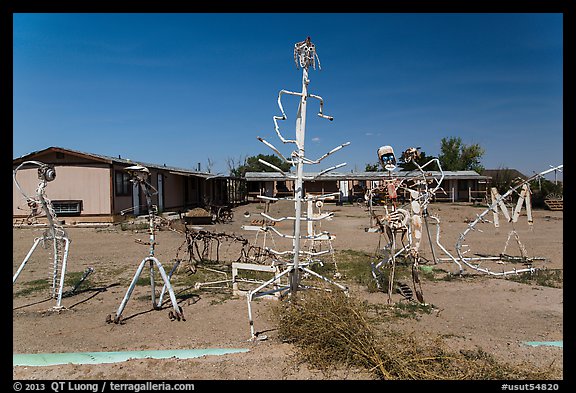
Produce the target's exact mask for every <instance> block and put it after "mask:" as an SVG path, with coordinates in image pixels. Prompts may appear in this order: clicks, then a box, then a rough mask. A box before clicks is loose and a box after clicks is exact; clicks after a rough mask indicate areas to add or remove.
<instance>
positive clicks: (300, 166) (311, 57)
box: [246, 37, 350, 340]
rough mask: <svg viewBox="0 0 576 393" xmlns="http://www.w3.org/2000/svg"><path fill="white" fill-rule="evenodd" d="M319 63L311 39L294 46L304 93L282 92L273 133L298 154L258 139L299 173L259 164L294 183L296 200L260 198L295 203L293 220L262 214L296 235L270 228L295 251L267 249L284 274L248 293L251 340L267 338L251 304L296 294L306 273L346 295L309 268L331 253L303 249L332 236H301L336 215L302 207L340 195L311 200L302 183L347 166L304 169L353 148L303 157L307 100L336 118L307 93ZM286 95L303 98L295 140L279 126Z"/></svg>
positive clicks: (345, 144)
mask: <svg viewBox="0 0 576 393" xmlns="http://www.w3.org/2000/svg"><path fill="white" fill-rule="evenodd" d="M316 60H318V66H319V67H320V61H319V59H318V55H317V53H316V47H315V45H314V44H313V43H312V42H311V41H310V37H308V38H306V40H304V41H302V42H298V43H296V44H295V45H294V61H295V62H296V67H297V68H302V91H301V92H299V93H298V92H292V91H288V90H281V91H280V92H279V94H278V106H279V107H280V111H281V113H282V115H281V116H274V117H273V120H274V126H275V127H274V129H275V132H276V134H277V135H278V138H279V139H280V140H281V141H282V142H283V143H284V144H287V143H290V144H294V145H296V150H295V151H293V152H292V153H291V156H290V158H286V157H285V156H284V155H283V154H282V153H281V152H280V151H279V150H278V149H277V148H276V147H275V146H274V145H272V144H271V143H269V142H268V141H266V140H264V139H263V138H260V137H258V140H260V141H261V142H262V143H264V144H265V145H266V146H268V147H269V148H270V149H272V150H273V151H274V152H275V153H276V154H277V155H278V156H279V157H280V158H281V159H282V160H283V161H284V162H287V163H289V164H290V165H291V166H295V167H296V173H295V174H294V173H286V172H284V171H283V170H281V169H280V168H278V167H277V166H275V165H273V164H270V163H269V162H267V161H264V160H260V162H261V163H262V164H264V165H267V166H268V167H270V168H272V169H274V170H275V171H277V172H279V173H280V174H281V175H282V176H283V177H284V178H286V179H293V180H294V183H295V186H294V196H293V197H286V198H273V197H264V196H262V197H261V198H263V199H266V200H270V201H278V200H281V199H285V200H292V201H294V211H295V214H294V216H293V217H280V218H275V217H272V216H270V215H268V214H267V213H260V214H261V215H262V216H263V217H265V218H266V219H267V220H270V221H272V222H281V221H284V220H291V221H293V222H294V231H293V234H292V235H286V234H283V233H282V232H280V231H278V230H277V229H276V228H275V227H273V226H270V227H268V230H271V231H272V232H274V233H275V234H276V235H278V236H280V237H283V238H289V239H292V250H287V251H279V250H275V249H271V248H267V250H268V251H269V252H270V253H272V254H273V255H275V256H276V258H277V263H278V264H280V265H281V266H282V268H283V270H282V271H281V272H280V273H279V274H277V275H275V276H274V277H273V278H271V279H270V280H268V281H266V282H264V283H263V284H261V285H260V286H258V287H257V288H255V289H253V290H250V291H248V294H247V296H246V299H247V303H248V316H249V320H250V333H251V339H252V340H253V339H264V338H265V336H258V335H257V333H256V332H255V329H254V321H253V319H252V309H251V302H252V300H254V299H255V298H257V297H260V296H265V295H269V294H271V293H275V292H278V291H282V292H284V293H285V294H295V293H296V292H297V291H298V290H299V289H300V288H301V274H303V273H307V274H309V275H311V276H314V277H316V278H319V279H321V280H324V281H326V282H329V283H331V284H333V285H336V286H337V287H339V288H340V289H342V290H344V291H347V288H346V287H345V286H343V285H340V284H338V283H336V282H334V281H333V280H331V279H328V278H326V277H324V276H322V275H320V274H318V273H316V272H314V271H313V270H311V269H310V268H309V266H310V264H312V263H313V262H314V259H313V258H314V257H316V256H319V255H323V254H327V253H329V252H330V250H324V251H319V252H314V251H307V250H304V249H302V246H301V240H303V239H304V240H320V239H324V238H329V236H330V234H327V233H317V234H307V235H302V234H301V223H302V222H303V221H305V222H311V221H319V220H324V219H326V218H328V217H331V216H332V215H333V213H324V214H320V215H317V216H311V215H310V214H307V215H305V216H303V214H302V204H303V203H308V202H309V201H310V202H316V201H323V200H325V199H328V198H333V197H334V196H336V195H338V194H325V195H318V196H311V195H307V196H304V190H303V181H304V180H314V179H316V178H318V177H319V176H321V175H323V174H325V173H327V172H329V171H332V170H334V169H337V168H340V167H342V166H344V165H346V163H342V164H338V165H335V166H332V167H329V168H327V169H324V170H322V171H320V172H319V173H318V174H317V175H315V176H304V165H305V164H311V165H313V164H319V163H320V162H321V161H322V160H324V159H325V158H326V157H328V156H330V155H332V154H333V153H335V152H337V151H338V150H340V149H342V148H343V147H345V146H347V145H349V144H350V143H349V142H346V143H344V144H341V145H339V146H337V147H335V148H334V149H332V150H330V151H329V152H328V153H326V154H324V155H323V156H321V157H320V158H318V159H316V160H311V159H309V158H307V157H306V156H305V154H304V152H305V150H304V141H305V132H306V114H307V104H308V99H309V98H314V99H316V100H318V101H319V103H320V110H319V112H318V116H319V117H321V118H323V119H328V120H333V118H332V117H331V116H327V115H325V114H324V113H323V106H324V101H323V99H322V97H320V96H317V95H314V94H310V93H309V92H308V85H309V83H310V80H309V79H308V71H309V69H310V67H312V68H313V69H315V68H316ZM285 94H287V95H293V96H297V97H299V98H300V104H299V106H298V112H297V115H296V132H295V133H296V138H295V139H286V138H284V136H283V135H282V134H281V132H280V127H279V125H278V121H279V120H286V119H287V117H286V114H285V112H284V108H283V106H282V97H283V96H284V95H285ZM286 256H291V257H292V259H291V260H286V259H284V258H285V257H286ZM284 276H288V285H287V286H278V285H277V283H278V282H279V280H280V279H281V278H282V277H284ZM270 285H273V286H274V288H272V289H271V290H267V291H266V290H265V288H267V287H268V286H270Z"/></svg>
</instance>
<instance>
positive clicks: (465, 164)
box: [438, 137, 484, 173]
mask: <svg viewBox="0 0 576 393" xmlns="http://www.w3.org/2000/svg"><path fill="white" fill-rule="evenodd" d="M440 151H441V153H440V155H439V156H438V160H439V161H440V164H441V165H442V169H444V170H446V171H467V170H473V171H476V172H478V173H482V172H483V171H484V167H483V166H482V165H481V164H480V158H481V157H482V156H483V155H484V149H483V148H482V147H481V146H480V145H479V144H477V143H475V144H472V145H469V146H468V145H466V144H464V143H462V138H460V137H450V138H442V140H441V145H440Z"/></svg>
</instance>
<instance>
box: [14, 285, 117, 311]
mask: <svg viewBox="0 0 576 393" xmlns="http://www.w3.org/2000/svg"><path fill="white" fill-rule="evenodd" d="M117 285H120V284H118V283H115V284H110V285H107V286H105V287H101V288H86V289H83V290H81V291H73V292H68V293H66V292H65V293H63V294H62V299H64V298H69V297H73V296H78V295H80V294H82V293H85V292H94V294H92V295H90V296H88V297H87V298H85V299H83V300H80V301H79V302H76V303H74V304H73V305H71V306H69V307H66V308H67V309H71V308H73V307H75V306H77V305H79V304H81V303H84V302H86V301H88V300H90V299H92V298H94V297H95V296H96V295H98V294H99V293H102V292H106V290H108V288H112V287H115V286H117ZM50 300H53V299H52V298H51V297H49V298H46V299H44V300H39V301H36V302H32V303H28V304H23V305H21V306H18V307H14V308H13V309H12V311H14V310H19V309H21V308H25V307H30V306H34V305H37V304H41V303H45V302H48V301H50Z"/></svg>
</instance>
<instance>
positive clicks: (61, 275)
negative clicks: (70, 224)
mask: <svg viewBox="0 0 576 393" xmlns="http://www.w3.org/2000/svg"><path fill="white" fill-rule="evenodd" d="M62 240H64V242H65V243H66V245H65V246H64V256H63V257H62V271H61V272H60V288H59V289H58V301H57V302H56V307H55V308H61V307H62V306H61V304H62V292H63V290H64V277H65V275H66V263H67V261H68V250H69V248H70V239H68V238H62Z"/></svg>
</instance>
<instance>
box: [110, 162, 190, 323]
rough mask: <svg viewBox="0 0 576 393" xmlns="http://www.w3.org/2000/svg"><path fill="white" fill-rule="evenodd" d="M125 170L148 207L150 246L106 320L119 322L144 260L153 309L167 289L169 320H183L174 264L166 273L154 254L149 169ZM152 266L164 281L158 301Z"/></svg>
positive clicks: (159, 306)
mask: <svg viewBox="0 0 576 393" xmlns="http://www.w3.org/2000/svg"><path fill="white" fill-rule="evenodd" d="M125 170H126V172H128V174H130V176H131V177H132V179H131V181H132V182H133V183H135V184H139V185H140V187H141V189H142V191H143V193H144V195H145V197H146V204H147V207H148V230H149V234H150V241H149V243H148V245H149V246H150V248H149V254H148V256H147V257H146V258H144V259H143V260H142V262H140V265H139V266H138V269H137V270H136V273H135V274H134V278H133V279H132V282H131V283H130V286H129V288H128V291H127V292H126V295H124V298H123V299H122V302H121V303H120V306H119V307H118V311H116V316H115V317H114V319H112V318H111V316H110V315H109V316H108V317H107V322H112V321H113V322H114V323H119V322H120V318H121V317H122V312H123V311H124V308H125V307H126V304H127V303H128V300H129V299H130V295H131V294H132V291H133V290H134V287H135V286H136V282H137V281H138V278H139V277H140V275H141V274H142V270H143V269H144V266H145V265H146V262H148V263H149V267H150V287H151V295H152V307H153V308H154V309H155V310H159V309H160V308H161V306H162V298H163V297H164V294H165V291H166V290H168V293H169V296H170V300H171V301H172V308H173V310H174V311H172V310H171V311H170V312H169V317H170V319H171V320H173V319H176V320H178V321H179V320H180V319H182V320H184V315H183V313H182V309H181V308H180V307H179V306H178V303H177V301H176V296H175V295H174V290H173V289H172V285H171V284H170V277H171V276H172V273H173V272H174V270H175V267H176V266H174V268H173V269H172V270H171V271H170V273H169V274H166V271H165V270H164V267H163V266H162V264H161V263H160V261H159V260H158V259H157V258H156V257H155V256H154V250H155V246H156V222H155V218H156V210H157V207H156V205H153V204H152V195H153V194H155V193H157V191H156V189H155V188H154V187H153V186H152V185H151V184H150V183H149V182H148V177H149V175H150V171H149V170H148V168H146V167H143V166H140V165H134V166H130V167H127V168H125ZM154 266H156V267H157V268H158V271H159V272H160V275H161V277H162V280H163V281H164V286H163V287H162V292H161V293H160V297H159V299H158V301H156V289H155V282H154Z"/></svg>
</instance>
